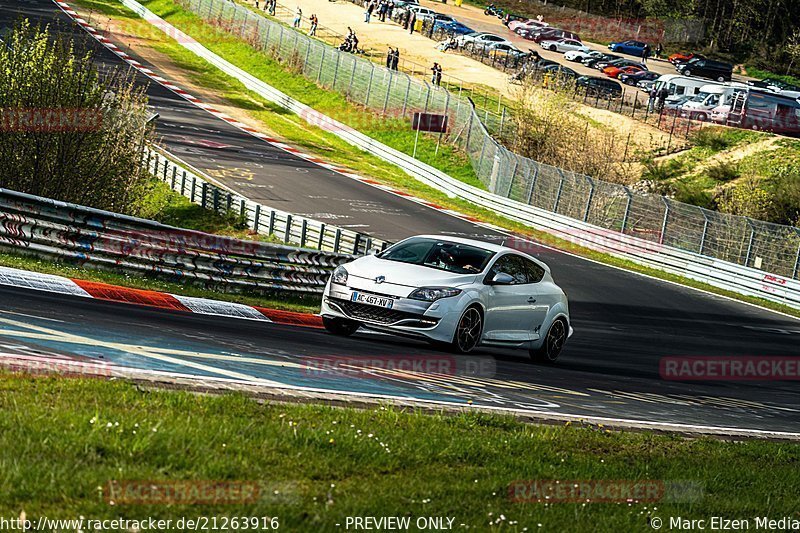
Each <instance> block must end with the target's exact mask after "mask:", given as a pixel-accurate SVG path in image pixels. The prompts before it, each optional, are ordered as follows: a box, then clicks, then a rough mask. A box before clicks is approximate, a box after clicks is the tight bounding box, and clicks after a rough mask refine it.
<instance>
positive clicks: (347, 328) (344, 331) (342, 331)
mask: <svg viewBox="0 0 800 533" xmlns="http://www.w3.org/2000/svg"><path fill="white" fill-rule="evenodd" d="M322 325H323V326H324V327H325V329H326V330H328V332H329V333H333V334H334V335H338V336H340V337H349V336H350V335H352V334H353V333H355V332H356V331H357V330H358V328H359V327H360V326H361V324H359V323H358V322H354V321H353V320H347V319H346V318H330V317H326V316H324V317H322Z"/></svg>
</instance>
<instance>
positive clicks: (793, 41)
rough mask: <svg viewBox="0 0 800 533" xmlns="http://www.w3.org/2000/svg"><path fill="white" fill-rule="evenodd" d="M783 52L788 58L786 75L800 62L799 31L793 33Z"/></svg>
mask: <svg viewBox="0 0 800 533" xmlns="http://www.w3.org/2000/svg"><path fill="white" fill-rule="evenodd" d="M783 50H784V51H785V52H786V55H788V56H789V66H787V67H786V74H791V72H792V67H793V66H794V64H795V63H798V62H800V29H797V30H795V31H794V33H793V34H792V36H791V38H789V40H788V41H787V42H786V44H785V45H784V46H783Z"/></svg>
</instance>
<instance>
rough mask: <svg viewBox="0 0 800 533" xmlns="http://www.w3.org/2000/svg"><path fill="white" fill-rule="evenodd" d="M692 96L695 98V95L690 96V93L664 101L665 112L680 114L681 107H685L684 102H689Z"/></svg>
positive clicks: (667, 113)
mask: <svg viewBox="0 0 800 533" xmlns="http://www.w3.org/2000/svg"><path fill="white" fill-rule="evenodd" d="M692 98H694V97H693V96H689V95H684V96H680V97H678V98H676V99H674V100H666V101H665V102H664V114H666V115H678V114H680V112H681V108H682V107H683V104H685V103H686V102H688V101H689V100H691V99H692Z"/></svg>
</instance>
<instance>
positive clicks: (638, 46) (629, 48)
mask: <svg viewBox="0 0 800 533" xmlns="http://www.w3.org/2000/svg"><path fill="white" fill-rule="evenodd" d="M645 46H647V43H643V42H642V41H625V42H621V43H611V44H609V45H608V49H609V50H611V51H612V52H617V53H618V54H628V55H632V56H636V57H642V52H643V51H644V47H645Z"/></svg>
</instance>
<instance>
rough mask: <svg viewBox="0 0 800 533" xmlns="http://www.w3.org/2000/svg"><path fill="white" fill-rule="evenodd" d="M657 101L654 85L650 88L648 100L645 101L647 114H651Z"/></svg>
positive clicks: (656, 91) (656, 90)
mask: <svg viewBox="0 0 800 533" xmlns="http://www.w3.org/2000/svg"><path fill="white" fill-rule="evenodd" d="M657 100H658V89H656V85H655V84H653V86H652V87H651V88H650V99H649V100H648V101H647V112H648V113H652V112H653V110H654V109H655V107H656V101H657Z"/></svg>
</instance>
